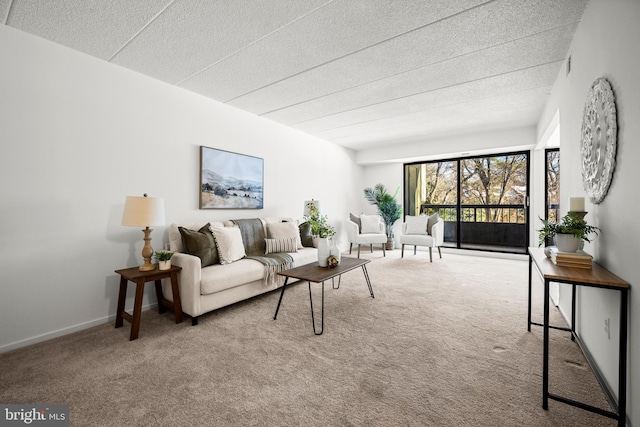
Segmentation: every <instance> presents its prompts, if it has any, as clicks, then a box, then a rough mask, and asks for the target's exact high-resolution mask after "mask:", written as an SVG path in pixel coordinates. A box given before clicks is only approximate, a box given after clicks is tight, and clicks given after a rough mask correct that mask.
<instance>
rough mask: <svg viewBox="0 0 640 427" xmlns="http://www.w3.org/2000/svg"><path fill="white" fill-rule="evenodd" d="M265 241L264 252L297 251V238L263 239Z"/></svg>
mask: <svg viewBox="0 0 640 427" xmlns="http://www.w3.org/2000/svg"><path fill="white" fill-rule="evenodd" d="M264 241H265V242H266V243H267V249H266V250H265V252H264V253H265V254H272V253H276V252H298V239H296V238H295V237H289V238H287V239H264Z"/></svg>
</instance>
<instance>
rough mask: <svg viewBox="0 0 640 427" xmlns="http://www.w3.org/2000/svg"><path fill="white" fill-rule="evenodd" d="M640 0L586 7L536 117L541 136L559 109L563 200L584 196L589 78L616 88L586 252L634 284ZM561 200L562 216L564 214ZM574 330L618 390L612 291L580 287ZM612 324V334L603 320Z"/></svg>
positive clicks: (636, 396) (638, 386)
mask: <svg viewBox="0 0 640 427" xmlns="http://www.w3.org/2000/svg"><path fill="white" fill-rule="evenodd" d="M638 22H640V2H638V1H634V0H612V1H607V2H603V1H592V2H591V3H589V5H588V7H587V8H586V10H585V12H584V15H583V17H582V21H581V23H580V25H579V26H578V28H577V30H576V33H575V36H574V40H573V43H572V45H571V50H570V54H571V73H570V74H569V75H568V76H566V75H565V73H564V72H561V73H560V75H559V77H558V80H557V82H556V85H555V86H554V89H553V91H552V93H551V96H550V101H549V102H548V104H547V106H546V108H545V111H544V113H543V115H542V117H541V119H540V122H539V126H538V133H539V134H541V133H542V132H544V130H545V129H546V127H547V123H549V122H550V121H551V118H552V116H553V115H554V113H555V111H556V110H557V109H559V111H560V150H561V155H560V168H561V187H560V191H561V194H562V198H563V201H564V199H567V198H568V197H571V196H573V197H575V196H584V190H583V187H582V179H581V162H580V148H579V141H580V128H581V123H582V114H583V108H584V103H585V101H586V97H587V93H588V91H589V88H590V87H591V84H592V83H593V81H594V80H595V79H596V78H598V77H605V78H607V79H608V80H609V82H610V83H611V85H612V87H613V91H614V93H615V97H616V107H617V112H618V150H617V156H616V163H617V166H616V169H615V172H614V175H613V181H612V184H611V187H610V190H609V193H608V195H607V197H606V198H605V199H604V201H603V202H602V203H601V204H599V205H593V204H591V203H589V202H587V206H586V210H587V211H589V214H588V215H587V216H586V219H587V221H588V222H589V223H590V224H593V225H596V226H598V227H600V228H601V229H602V232H601V235H600V236H599V237H598V238H597V239H596V240H595V241H594V243H593V244H590V245H587V247H586V250H587V251H588V252H590V253H592V254H593V255H594V256H595V258H596V261H597V262H598V263H599V264H601V265H603V266H604V267H605V268H607V269H608V270H610V271H611V272H613V273H615V274H616V275H618V276H620V277H621V278H623V279H624V280H626V281H628V282H629V283H630V284H631V286H632V289H633V288H634V287H635V286H637V285H638V284H639V282H638V277H640V264H639V263H638V241H639V239H640V221H638V212H640V193H639V192H638V190H637V183H638V182H639V178H640V168H638V159H640V145H639V144H638V139H639V137H640V120H638V118H639V117H640V102H639V100H640V79H638V69H640V55H638V46H640V26H638ZM566 210H567V207H566V203H565V204H564V206H563V212H562V214H564V213H566ZM567 291H568V290H567V289H562V293H561V306H562V309H563V311H564V312H566V313H568V314H569V315H570V313H571V306H570V294H568V292H567ZM638 308H640V295H639V294H638V292H637V289H636V290H632V291H631V292H630V305H629V313H630V315H629V325H630V328H629V341H628V342H629V354H628V360H629V363H628V387H627V392H628V399H627V401H628V411H629V418H630V419H631V422H632V424H633V425H636V426H638V425H640V406H639V404H640V365H638V360H640V328H638V325H640V314H639V313H638ZM576 310H577V313H576V315H577V323H578V328H577V329H578V332H579V333H580V335H581V336H582V339H583V340H584V342H585V343H586V345H587V347H588V351H589V352H590V353H591V354H592V355H593V356H594V358H595V360H596V362H597V364H598V367H599V369H600V370H601V371H602V373H603V374H604V375H605V377H606V379H607V382H608V383H609V384H610V386H611V388H613V389H614V390H615V391H617V388H618V377H617V372H618V371H617V369H618V351H617V349H618V343H619V341H618V332H619V329H618V320H619V313H620V311H619V294H618V293H617V292H612V291H606V290H599V289H585V290H582V291H580V293H579V294H578V308H577V309H576ZM605 319H610V321H611V338H610V339H609V337H608V335H607V334H606V333H605V328H604V321H605Z"/></svg>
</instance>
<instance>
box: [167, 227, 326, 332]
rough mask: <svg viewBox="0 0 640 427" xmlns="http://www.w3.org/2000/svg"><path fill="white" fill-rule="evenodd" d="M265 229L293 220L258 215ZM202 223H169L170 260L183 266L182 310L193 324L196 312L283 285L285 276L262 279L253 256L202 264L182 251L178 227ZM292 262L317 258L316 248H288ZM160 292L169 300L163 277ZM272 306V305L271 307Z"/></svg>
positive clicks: (193, 228) (200, 312)
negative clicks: (292, 250)
mask: <svg viewBox="0 0 640 427" xmlns="http://www.w3.org/2000/svg"><path fill="white" fill-rule="evenodd" d="M261 221H262V222H263V225H264V227H265V229H266V227H267V224H270V223H281V222H284V221H293V220H292V219H291V218H261ZM210 224H211V225H212V226H219V227H223V226H226V227H230V226H233V225H234V224H233V222H231V221H226V222H224V223H223V222H210ZM203 225H204V224H201V223H197V224H195V223H186V224H171V226H170V227H169V249H170V250H171V251H174V252H175V254H174V255H173V257H172V258H171V264H172V265H176V266H179V267H182V270H181V271H180V274H179V286H180V298H181V300H182V311H183V312H184V313H186V314H188V315H189V316H191V318H192V321H191V323H192V324H193V325H197V324H198V316H200V315H202V314H204V313H208V312H210V311H213V310H216V309H218V308H221V307H225V306H227V305H230V304H234V303H236V302H239V301H242V300H245V299H248V298H251V297H254V296H256V295H260V294H263V293H265V292H268V291H272V290H274V289H277V288H280V287H282V285H283V284H284V279H283V278H282V277H281V276H277V280H276V281H275V283H269V282H267V281H265V267H264V265H263V264H262V263H260V262H258V261H256V260H253V259H246V258H243V259H240V260H237V261H234V262H231V263H227V264H224V265H223V264H214V265H209V266H206V267H204V268H203V267H201V259H200V258H198V257H197V256H194V255H189V254H188V253H185V248H184V246H183V241H182V236H181V234H180V231H179V229H178V227H184V228H187V229H189V230H194V231H195V230H199V229H200V228H201V227H202V226H203ZM289 255H291V257H292V258H293V262H294V266H295V267H297V266H300V265H304V264H308V263H311V262H315V261H317V260H318V253H317V249H316V248H313V247H303V248H298V250H297V252H289ZM163 292H164V294H165V295H166V296H167V299H169V300H171V295H172V292H171V285H170V282H169V281H168V280H164V281H163ZM274 310H275V307H274Z"/></svg>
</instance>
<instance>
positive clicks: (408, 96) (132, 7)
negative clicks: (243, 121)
mask: <svg viewBox="0 0 640 427" xmlns="http://www.w3.org/2000/svg"><path fill="white" fill-rule="evenodd" d="M587 2H588V0H561V1H558V0H492V1H486V0H396V1H392V0H332V1H328V0H269V1H265V0H235V1H230V0H228V1H205V0H200V1H197V0H173V1H172V0H47V1H42V0H0V18H3V19H4V22H5V24H6V25H9V26H12V27H15V28H17V29H20V30H22V31H25V32H28V33H31V34H34V35H36V36H39V37H42V38H45V39H48V40H51V41H54V42H57V43H59V44H62V45H65V46H68V47H70V48H72V49H76V50H78V51H81V52H84V53H87V54H89V55H93V56H95V57H98V58H101V59H104V60H105V61H109V62H112V63H114V64H118V65H120V66H123V67H126V68H129V69H132V70H135V71H138V72H140V73H143V74H146V75H148V76H151V77H154V78H156V79H159V80H163V81H165V82H167V83H170V84H173V85H176V86H179V87H182V88H185V89H188V90H190V91H193V92H197V93H200V94H202V95H204V96H207V97H210V98H213V99H215V100H218V101H221V102H224V103H227V104H229V105H232V106H234V107H237V108H240V109H243V110H246V111H249V112H252V113H255V114H257V115H259V116H263V117H265V118H268V119H271V120H274V121H277V122H280V123H283V124H285V125H288V126H291V127H294V128H297V129H300V130H301V131H304V132H307V133H310V134H313V135H317V136H318V137H320V138H323V139H326V140H329V141H333V142H335V143H337V144H340V145H343V146H345V147H348V148H352V149H354V150H361V149H366V148H370V147H376V146H380V145H389V144H393V143H400V142H405V141H417V140H421V139H429V138H432V137H434V136H440V135H444V134H447V133H460V132H469V131H473V130H478V129H485V130H487V129H499V128H508V127H515V126H529V125H534V124H535V123H536V121H537V119H538V117H539V115H540V113H541V111H542V108H543V106H544V104H545V102H546V100H547V96H548V93H549V91H550V89H551V87H552V85H553V83H554V81H555V79H556V77H557V75H558V73H559V71H560V69H561V68H562V67H563V64H564V60H565V58H566V56H567V54H568V48H569V45H570V42H571V38H572V37H573V33H574V31H575V29H576V26H577V24H578V22H579V20H580V17H581V15H582V12H583V10H584V7H585V6H586V4H587Z"/></svg>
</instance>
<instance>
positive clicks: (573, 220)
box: [538, 212, 600, 252]
mask: <svg viewBox="0 0 640 427" xmlns="http://www.w3.org/2000/svg"><path fill="white" fill-rule="evenodd" d="M540 221H542V224H543V225H544V226H543V227H542V228H541V229H540V230H538V232H539V233H540V234H539V242H538V243H539V244H538V246H542V245H544V244H545V243H546V242H547V240H548V239H551V238H553V237H555V242H556V246H557V248H558V250H559V251H562V252H576V251H577V250H578V249H579V248H580V242H581V241H582V240H584V241H586V242H590V241H591V240H589V236H590V235H591V234H595V235H596V236H597V235H598V231H599V230H600V229H599V228H598V227H595V226H593V225H589V224H587V222H586V221H585V220H584V213H582V212H569V213H567V214H566V215H565V216H563V217H562V218H561V219H560V221H559V222H554V221H548V220H545V219H542V218H540Z"/></svg>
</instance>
